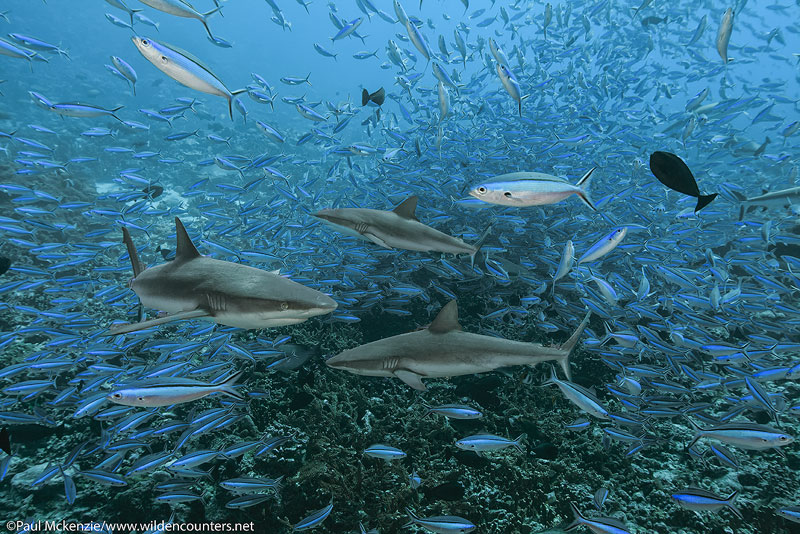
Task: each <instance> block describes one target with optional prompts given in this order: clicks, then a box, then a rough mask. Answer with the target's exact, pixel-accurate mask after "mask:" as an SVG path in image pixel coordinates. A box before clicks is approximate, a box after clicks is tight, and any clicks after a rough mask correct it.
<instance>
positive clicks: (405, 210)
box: [393, 195, 417, 221]
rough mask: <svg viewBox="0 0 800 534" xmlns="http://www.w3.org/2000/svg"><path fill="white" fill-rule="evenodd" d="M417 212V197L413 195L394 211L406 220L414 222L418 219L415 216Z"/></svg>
mask: <svg viewBox="0 0 800 534" xmlns="http://www.w3.org/2000/svg"><path fill="white" fill-rule="evenodd" d="M416 210H417V195H411V196H410V197H408V198H407V199H405V200H404V201H402V202H401V203H400V204H398V206H397V207H396V208H395V209H394V210H393V211H394V212H395V213H396V214H398V215H399V216H400V217H402V218H404V219H411V220H412V221H416V220H417V217H416V215H414V212H415V211H416Z"/></svg>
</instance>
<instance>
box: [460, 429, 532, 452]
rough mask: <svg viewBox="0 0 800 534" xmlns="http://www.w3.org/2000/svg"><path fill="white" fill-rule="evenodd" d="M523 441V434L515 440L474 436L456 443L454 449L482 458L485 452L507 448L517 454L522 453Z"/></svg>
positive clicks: (486, 435) (491, 436) (485, 435)
mask: <svg viewBox="0 0 800 534" xmlns="http://www.w3.org/2000/svg"><path fill="white" fill-rule="evenodd" d="M523 439H525V434H521V435H520V436H519V437H517V439H508V438H504V437H502V436H495V435H493V434H475V435H473V436H467V437H466V438H461V439H459V440H458V441H456V447H458V448H459V449H463V450H465V451H472V452H474V453H475V454H477V455H478V456H482V455H483V453H485V452H493V451H501V450H503V449H506V448H508V447H514V448H515V449H517V450H518V451H519V452H523V449H522V440H523Z"/></svg>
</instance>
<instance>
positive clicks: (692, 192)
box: [650, 152, 717, 213]
mask: <svg viewBox="0 0 800 534" xmlns="http://www.w3.org/2000/svg"><path fill="white" fill-rule="evenodd" d="M650 170H651V171H652V172H653V175H654V176H655V177H656V178H658V181H659V182H661V183H662V184H664V185H666V186H667V187H669V188H670V189H672V190H673V191H677V192H678V193H683V194H684V195H689V196H690V197H696V198H697V206H695V207H694V212H695V213H697V212H698V211H700V210H701V209H703V208H705V207H706V206H708V205H709V204H710V203H711V201H712V200H714V199H715V198H717V193H713V194H711V195H701V194H700V188H699V187H697V181H696V180H695V179H694V175H693V174H692V171H690V170H689V167H687V166H686V163H684V162H683V160H682V159H681V158H679V157H678V156H676V155H675V154H673V153H671V152H653V153H652V154H650Z"/></svg>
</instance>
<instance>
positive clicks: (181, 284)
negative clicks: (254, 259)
mask: <svg viewBox="0 0 800 534" xmlns="http://www.w3.org/2000/svg"><path fill="white" fill-rule="evenodd" d="M122 232H123V239H124V242H125V246H126V247H127V249H128V255H129V256H130V258H131V264H132V265H133V279H132V280H131V282H130V287H131V289H133V291H134V292H135V293H136V294H137V295H138V296H139V299H140V300H141V303H142V305H143V306H147V307H148V308H155V309H157V310H161V311H164V312H167V313H168V314H169V315H166V316H164V317H159V318H156V319H150V320H148V321H141V322H138V323H133V324H122V325H114V326H113V327H112V328H111V333H112V334H124V333H127V332H135V331H137V330H143V329H145V328H150V327H152V326H157V325H160V324H164V323H169V322H172V321H179V320H183V319H198V318H204V319H210V320H211V321H214V322H215V323H217V324H221V325H226V326H235V327H238V328H244V329H258V328H267V327H272V326H283V325H290V324H296V323H302V322H303V321H305V320H306V319H308V318H309V317H314V316H317V315H324V314H327V313H331V312H332V311H333V310H335V309H336V307H337V304H336V302H335V301H334V300H333V299H332V298H330V297H329V296H327V295H325V294H324V293H321V292H319V291H317V290H315V289H311V288H310V287H306V286H304V285H301V284H298V283H297V282H292V281H291V280H289V279H288V278H284V277H283V276H281V275H279V274H277V272H268V271H262V270H261V269H256V268H255V267H248V266H247V265H242V264H239V263H233V262H229V261H222V260H216V259H213V258H209V257H208V256H201V255H200V253H199V252H198V251H197V248H195V246H194V243H192V240H191V239H190V238H189V234H188V233H186V228H184V226H183V223H182V222H181V221H180V219H178V218H177V217H175V233H176V239H177V248H176V251H175V259H174V260H172V261H170V262H167V263H164V264H161V265H156V266H154V267H149V268H147V269H144V268H143V267H142V264H141V263H139V255H138V253H137V252H136V247H135V246H134V244H133V240H132V239H131V236H130V234H129V233H128V230H127V229H126V228H123V229H122Z"/></svg>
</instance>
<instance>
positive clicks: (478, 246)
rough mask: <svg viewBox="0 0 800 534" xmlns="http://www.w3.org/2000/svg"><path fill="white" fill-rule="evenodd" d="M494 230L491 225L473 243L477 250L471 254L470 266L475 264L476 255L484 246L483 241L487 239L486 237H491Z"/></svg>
mask: <svg viewBox="0 0 800 534" xmlns="http://www.w3.org/2000/svg"><path fill="white" fill-rule="evenodd" d="M491 231H492V227H491V226H489V227H487V228H486V230H484V231H483V234H482V235H481V236H480V237H479V238H478V240H477V241H476V242H475V244H474V245H473V246H474V247H475V252H473V253H472V254H470V255H469V259H470V267H474V266H475V255H476V254H478V252H480V250H481V247H482V246H483V242H484V241H486V238H487V237H489V233H490V232H491Z"/></svg>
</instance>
